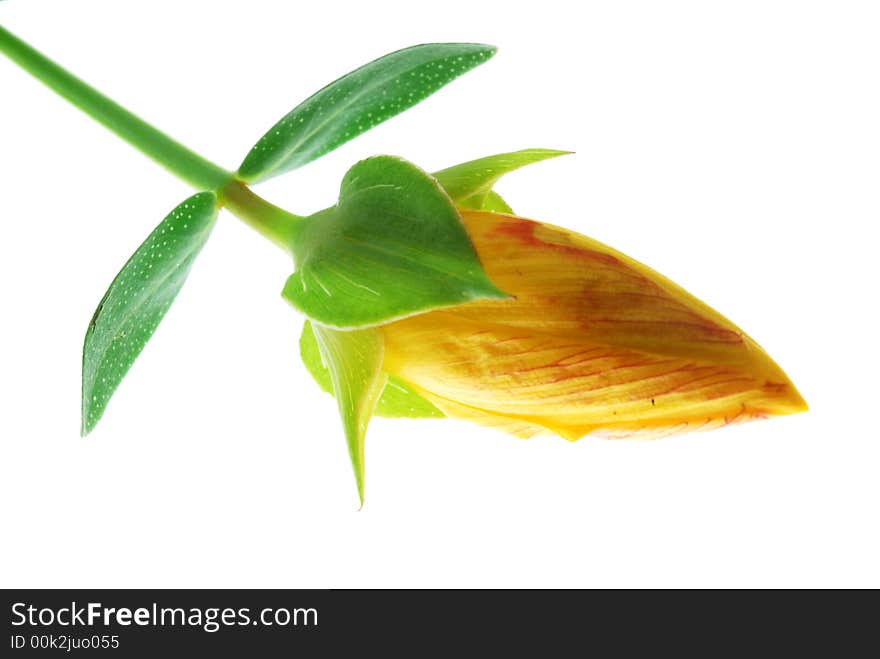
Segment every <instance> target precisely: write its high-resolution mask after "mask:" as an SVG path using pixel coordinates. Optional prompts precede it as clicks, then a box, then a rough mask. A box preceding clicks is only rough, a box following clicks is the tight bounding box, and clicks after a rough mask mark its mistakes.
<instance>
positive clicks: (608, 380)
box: [381, 210, 807, 440]
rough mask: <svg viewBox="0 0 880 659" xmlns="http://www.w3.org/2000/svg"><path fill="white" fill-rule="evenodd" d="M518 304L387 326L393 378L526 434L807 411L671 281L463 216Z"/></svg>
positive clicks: (593, 248) (562, 238) (750, 344)
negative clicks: (395, 377)
mask: <svg viewBox="0 0 880 659" xmlns="http://www.w3.org/2000/svg"><path fill="white" fill-rule="evenodd" d="M462 217H463V220H464V223H465V226H466V227H467V229H468V232H469V233H470V236H471V238H472V240H473V242H474V245H475V246H476V249H477V252H478V253H479V256H480V259H481V261H482V263H483V266H484V267H485V269H486V272H487V273H488V274H489V277H490V278H491V279H492V281H493V282H494V283H495V284H496V285H497V286H498V287H499V288H501V289H502V290H504V291H507V292H508V293H511V294H512V295H513V296H515V299H513V300H493V301H484V302H483V301H481V302H472V303H468V304H464V305H461V306H458V307H452V308H448V309H443V310H438V311H433V312H430V313H425V314H421V315H417V316H413V317H411V318H406V319H404V320H400V321H396V322H393V323H390V324H387V325H384V326H382V328H381V329H382V333H383V335H384V342H385V357H384V368H385V370H386V371H387V372H388V373H390V374H392V375H395V376H397V377H399V378H400V379H401V380H403V381H405V382H406V383H408V384H409V385H411V386H412V387H413V388H414V389H415V390H416V391H418V392H419V393H421V394H422V395H423V396H425V397H426V398H428V399H429V400H430V401H431V402H433V403H434V404H435V405H436V406H437V407H439V408H440V409H441V410H443V411H444V412H445V413H446V414H448V415H449V416H452V417H460V418H464V419H468V420H471V421H475V422H478V423H484V424H487V425H494V426H499V427H502V428H504V429H506V430H508V431H510V432H513V433H515V434H517V435H520V436H530V435H533V434H536V433H538V432H541V431H552V432H554V433H557V434H559V435H561V436H563V437H565V438H566V439H571V440H574V439H578V438H580V437H582V436H584V435H586V434H588V433H600V434H602V435H605V436H612V437H617V436H629V435H633V434H636V435H639V436H657V435H665V434H670V433H674V432H679V431H685V430H698V429H700V430H701V429H707V428H712V427H717V426H723V425H727V424H730V423H738V422H741V421H746V420H750V419H758V418H764V417H768V416H773V415H780V414H792V413H796V412H802V411H805V410H806V409H807V405H806V403H805V402H804V400H803V398H801V396H800V394H799V393H798V391H797V389H795V387H794V385H793V384H792V383H791V381H790V380H789V379H788V377H787V376H786V375H785V373H784V372H783V371H782V369H781V368H779V366H777V365H776V363H775V362H774V361H773V360H772V359H771V358H770V356H769V355H767V353H766V352H764V350H763V349H761V347H760V346H759V345H758V344H757V343H755V342H754V341H753V340H752V339H751V338H749V337H748V336H747V335H746V334H745V333H744V332H743V331H742V330H741V329H739V328H738V327H737V326H736V325H734V324H733V323H731V322H730V321H729V320H727V319H726V318H724V317H723V316H722V315H721V314H719V313H718V312H716V311H714V310H713V309H711V308H710V307H708V306H707V305H705V304H703V303H702V302H700V301H699V300H697V299H696V298H694V297H693V296H692V295H690V294H689V293H687V292H686V291H684V290H683V289H682V288H680V287H679V286H677V285H676V284H674V283H672V282H671V281H670V280H668V279H666V278H665V277H663V276H662V275H660V274H658V273H656V272H654V271H653V270H651V269H650V268H648V267H646V266H644V265H642V264H641V263H638V262H636V261H634V260H633V259H631V258H629V257H627V256H625V255H624V254H621V253H620V252H617V251H615V250H613V249H611V248H609V247H607V246H605V245H603V244H601V243H599V242H596V241H594V240H591V239H589V238H586V237H584V236H581V235H578V234H576V233H573V232H571V231H567V230H565V229H562V228H559V227H554V226H551V225H548V224H542V223H539V222H534V221H531V220H527V219H523V218H519V217H515V216H512V215H504V214H499V213H490V212H483V211H470V210H463V211H462Z"/></svg>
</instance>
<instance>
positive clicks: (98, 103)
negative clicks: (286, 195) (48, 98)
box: [0, 26, 232, 190]
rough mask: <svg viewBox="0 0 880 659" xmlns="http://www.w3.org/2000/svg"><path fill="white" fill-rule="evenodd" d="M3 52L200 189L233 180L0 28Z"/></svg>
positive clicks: (213, 165) (210, 187) (0, 44)
mask: <svg viewBox="0 0 880 659" xmlns="http://www.w3.org/2000/svg"><path fill="white" fill-rule="evenodd" d="M0 52H2V53H4V54H5V55H6V56H7V57H9V58H10V59H11V60H12V61H13V62H15V63H16V64H18V65H19V66H20V67H21V68H23V69H24V70H25V71H27V72H28V73H30V74H31V75H32V76H34V77H35V78H37V79H38V80H39V81H40V82H42V83H43V84H45V85H46V86H47V87H49V88H50V89H52V90H53V91H55V92H57V93H58V94H59V95H60V96H63V97H64V98H66V99H67V100H68V101H70V102H71V103H73V104H74V105H75V106H77V107H78V108H79V109H80V110H82V111H83V112H85V113H86V114H88V115H89V116H91V117H92V118H93V119H96V120H97V121H99V122H100V123H102V124H103V125H104V126H106V127H107V128H109V129H110V130H112V131H113V132H114V133H116V134H117V135H119V137H121V138H122V139H124V140H125V141H126V142H128V143H129V144H131V145H133V146H135V147H137V148H138V149H140V150H141V151H142V152H143V153H145V154H146V155H148V156H149V157H150V158H152V159H153V160H155V161H156V162H158V163H159V164H160V165H162V166H163V167H165V168H166V169H168V170H169V171H170V172H172V173H173V174H175V175H177V176H178V177H180V178H182V179H183V180H184V181H186V182H187V183H190V184H191V185H193V186H194V187H196V188H197V189H199V190H219V189H220V188H221V187H222V186H223V185H224V184H225V183H226V182H227V181H229V180H230V179H231V178H232V174H231V173H230V172H227V171H226V170H224V169H223V168H222V167H218V166H217V165H215V164H214V163H212V162H210V161H208V160H206V159H204V158H202V157H201V156H200V155H198V154H197V153H194V152H192V151H190V150H189V149H188V148H186V147H185V146H183V145H182V144H180V143H178V142H176V141H175V140H173V139H171V138H170V137H168V136H167V135H165V133H163V132H161V131H159V130H157V129H156V128H154V127H153V126H151V125H150V124H148V123H147V122H145V121H144V120H142V119H141V118H140V117H137V116H136V115H134V114H132V113H131V112H129V111H128V110H126V109H125V108H123V107H122V106H121V105H119V104H117V103H116V102H115V101H113V100H111V99H110V98H107V97H106V96H104V95H103V94H102V93H101V92H99V91H97V90H96V89H94V88H92V87H90V86H89V85H87V84H86V83H85V82H83V81H82V80H80V79H79V78H77V77H76V76H74V75H73V74H71V73H69V72H68V71H66V70H64V69H63V68H62V67H60V66H59V65H57V64H55V62H53V61H52V60H50V59H49V58H47V57H46V56H44V55H42V54H41V53H39V52H38V51H36V50H34V49H33V48H31V47H30V46H29V45H28V44H26V43H25V42H23V41H22V40H21V39H19V38H18V37H16V36H15V35H13V34H12V33H10V32H9V31H8V30H6V29H4V28H3V27H2V26H0Z"/></svg>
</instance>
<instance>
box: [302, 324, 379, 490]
mask: <svg viewBox="0 0 880 659" xmlns="http://www.w3.org/2000/svg"><path fill="white" fill-rule="evenodd" d="M313 329H314V333H315V341H316V343H317V345H318V350H319V352H320V354H321V358H322V359H323V361H324V363H325V364H327V368H328V371H329V374H330V381H331V383H332V385H333V393H334V395H335V396H336V402H337V405H338V406H339V415H340V417H342V426H343V429H344V431H345V440H346V442H347V443H348V453H349V456H350V457H351V464H352V467H353V468H354V477H355V482H356V483H357V491H358V497H359V498H360V502H361V505H363V503H364V476H365V469H364V440H365V438H366V434H367V425H369V423H370V418H371V417H372V415H373V410H374V408H375V407H376V403H377V402H378V400H379V396H380V395H381V394H382V390H383V389H384V388H385V381H386V375H385V373H384V372H383V371H382V356H383V352H384V348H383V342H382V333H381V332H380V331H379V330H377V329H375V328H368V329H363V330H353V331H339V330H334V329H330V328H328V327H322V326H320V325H315V326H314V328H313Z"/></svg>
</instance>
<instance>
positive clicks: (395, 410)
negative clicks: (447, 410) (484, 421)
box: [299, 321, 446, 419]
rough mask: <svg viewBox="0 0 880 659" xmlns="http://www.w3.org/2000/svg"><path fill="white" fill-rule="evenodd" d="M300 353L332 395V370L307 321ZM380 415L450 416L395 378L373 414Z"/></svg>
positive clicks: (387, 385)
mask: <svg viewBox="0 0 880 659" xmlns="http://www.w3.org/2000/svg"><path fill="white" fill-rule="evenodd" d="M299 354H300V356H301V357H302V360H303V364H305V366H306V369H308V371H309V373H310V374H311V376H312V377H313V378H314V379H315V382H317V383H318V386H319V387H321V389H322V390H324V391H326V392H327V393H329V394H332V393H333V382H332V380H331V378H330V370H329V369H328V368H327V366H326V365H325V364H324V361H323V360H322V359H321V352H320V350H319V349H318V342H317V340H316V339H315V332H314V331H313V330H312V324H311V323H310V322H309V321H306V322H305V324H304V325H303V331H302V334H301V335H300V338H299ZM373 414H375V415H376V416H385V417H392V418H401V417H407V418H436V419H439V418H443V417H445V416H446V415H445V414H443V412H441V411H440V410H438V409H437V408H436V407H434V405H432V404H431V403H430V401H428V400H426V399H425V398H423V397H422V396H420V395H419V394H417V393H416V392H415V391H413V389H411V388H410V387H409V386H408V385H407V384H406V383H405V382H404V381H403V380H401V379H399V378H397V377H395V376H393V375H391V376H389V377H388V382H387V383H386V384H385V389H383V390H382V395H381V396H380V397H379V402H378V403H377V404H376V409H375V411H374V412H373Z"/></svg>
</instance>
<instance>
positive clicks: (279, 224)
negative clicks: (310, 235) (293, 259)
mask: <svg viewBox="0 0 880 659" xmlns="http://www.w3.org/2000/svg"><path fill="white" fill-rule="evenodd" d="M218 198H219V200H220V203H221V204H222V205H223V206H225V207H226V208H228V209H229V210H230V211H231V212H232V213H233V214H234V215H235V216H236V217H237V218H238V219H240V220H241V221H242V222H244V223H245V224H248V225H250V226H251V227H253V228H254V229H256V230H257V231H259V232H260V233H261V234H263V235H264V236H265V237H266V238H268V239H269V240H271V241H272V242H273V243H275V244H276V245H278V246H279V247H281V248H282V249H284V250H285V251H287V252H288V253H290V254H293V245H294V243H295V241H296V238H297V236H298V235H299V232H300V229H302V226H303V223H304V221H305V218H303V217H300V216H299V215H294V214H293V213H288V212H287V211H286V210H284V209H283V208H279V207H278V206H275V205H274V204H270V203H269V202H268V201H266V200H265V199H263V198H262V197H260V196H259V195H256V194H254V192H253V191H252V190H251V189H250V188H249V187H248V186H247V185H245V184H244V183H243V182H242V181H239V180H237V179H235V180H232V181H229V183H227V184H226V185H225V186H223V188H221V189H220V190H219V191H218Z"/></svg>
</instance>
